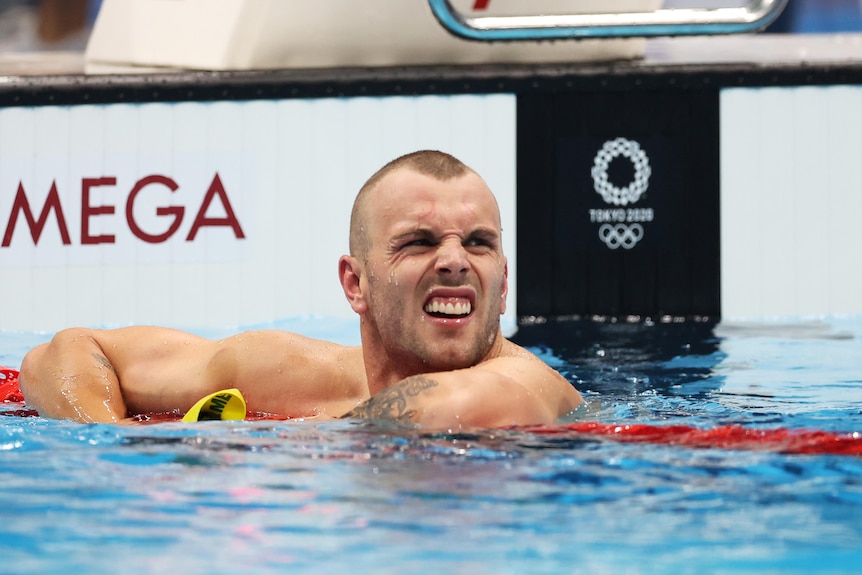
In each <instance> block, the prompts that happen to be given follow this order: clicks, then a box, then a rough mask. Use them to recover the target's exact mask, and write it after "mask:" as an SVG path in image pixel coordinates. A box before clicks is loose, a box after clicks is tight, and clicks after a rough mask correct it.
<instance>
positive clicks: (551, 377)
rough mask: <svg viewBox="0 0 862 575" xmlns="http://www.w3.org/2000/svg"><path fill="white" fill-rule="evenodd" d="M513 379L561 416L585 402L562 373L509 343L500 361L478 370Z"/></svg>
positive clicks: (489, 361)
mask: <svg viewBox="0 0 862 575" xmlns="http://www.w3.org/2000/svg"><path fill="white" fill-rule="evenodd" d="M478 367H480V368H484V369H487V370H490V371H493V372H495V373H497V374H499V375H501V376H504V377H507V378H510V379H511V380H513V381H515V382H517V383H518V384H520V385H521V386H523V387H524V388H526V389H527V391H529V392H530V393H533V394H536V395H537V396H539V397H543V398H544V399H545V400H546V401H548V402H549V404H552V405H557V406H558V408H559V413H560V415H563V414H565V413H568V412H569V411H571V410H573V409H575V408H576V407H578V405H580V404H581V403H582V402H583V398H582V397H581V394H580V393H579V392H578V391H577V389H575V387H574V385H572V383H571V382H570V381H569V380H567V379H566V378H565V377H563V376H562V374H560V372H559V371H557V370H556V369H554V368H553V367H551V366H550V365H548V364H547V363H545V362H544V361H542V359H541V358H539V357H538V356H536V354H534V353H533V352H531V351H530V350H528V349H525V348H523V347H521V346H520V345H517V344H516V343H514V342H512V341H510V340H508V339H506V340H504V341H503V346H502V348H501V350H500V353H499V354H498V355H497V357H495V358H492V359H489V360H487V361H486V362H484V363H483V364H481V365H480V366H478Z"/></svg>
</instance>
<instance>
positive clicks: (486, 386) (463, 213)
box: [19, 151, 583, 429]
mask: <svg viewBox="0 0 862 575" xmlns="http://www.w3.org/2000/svg"><path fill="white" fill-rule="evenodd" d="M501 234H502V230H501V224H500V212H499V208H498V206H497V202H496V199H495V198H494V196H493V194H492V193H491V190H490V189H489V188H488V186H487V184H486V183H485V182H484V180H483V179H482V178H481V177H480V176H479V175H478V174H477V173H476V172H474V171H473V170H471V169H470V168H469V167H467V166H466V165H465V164H463V163H462V162H460V161H459V160H457V159H456V158H454V157H452V156H450V155H448V154H445V153H443V152H438V151H419V152H414V153H412V154H407V155H405V156H402V157H400V158H397V159H395V160H393V161H392V162H390V163H388V164H387V165H386V166H384V167H383V168H381V169H380V170H379V171H378V172H377V173H376V174H374V175H373V176H372V177H371V178H370V179H369V180H368V181H367V182H366V183H365V185H364V186H363V187H362V189H361V190H360V191H359V193H358V195H357V197H356V201H355V203H354V206H353V211H352V213H351V221H350V255H344V256H342V257H341V258H340V259H339V261H338V275H339V279H340V282H341V286H342V288H343V291H344V295H345V296H346V298H347V301H348V303H349V304H350V306H351V308H352V309H353V311H354V312H356V313H357V314H358V315H359V320H360V321H359V326H360V336H361V345H360V346H352V347H349V346H341V345H337V344H334V343H330V342H326V341H321V340H315V339H311V338H307V337H304V336H301V335H298V334H294V333H289V332H284V331H275V330H266V331H253V332H246V333H242V334H238V335H235V336H232V337H229V338H226V339H223V340H219V341H215V340H208V339H204V338H201V337H197V336H194V335H191V334H188V333H183V332H180V331H176V330H173V329H169V328H161V327H143V326H135V327H125V328H119V329H112V330H96V329H84V328H73V329H66V330H63V331H60V332H58V333H57V334H56V335H55V336H54V337H53V339H52V340H51V341H50V342H49V343H46V344H43V345H40V346H38V347H36V348H34V349H33V350H31V351H30V352H29V353H28V354H27V355H26V356H25V358H24V361H23V363H22V366H21V374H20V382H19V383H20V386H21V390H22V392H23V393H24V397H25V399H26V402H27V404H28V405H29V406H30V407H33V408H35V409H37V410H38V411H39V413H40V414H41V415H43V416H45V417H52V418H65V419H71V420H76V421H81V422H114V423H119V422H125V421H130V418H133V417H134V416H136V415H138V414H146V413H167V412H178V413H182V412H185V411H186V410H188V409H189V408H190V407H191V406H192V405H193V404H195V402H196V401H197V400H198V399H200V398H201V397H203V396H205V395H208V394H212V393H214V392H217V391H219V390H223V389H227V388H237V389H238V390H240V391H241V393H242V395H243V396H244V397H245V400H246V403H247V404H248V409H249V411H251V412H257V413H269V414H277V415H280V416H283V417H287V418H304V419H334V418H339V417H348V418H361V419H370V420H384V421H397V422H403V423H409V424H416V425H419V426H421V427H425V428H439V429H461V428H470V427H501V426H509V425H527V424H548V423H553V422H555V421H557V420H558V419H559V418H561V417H562V416H564V415H566V414H567V413H569V412H571V411H572V410H574V409H575V408H577V407H578V406H579V405H580V404H581V402H582V401H583V400H582V398H581V396H580V394H579V393H578V392H577V390H575V388H574V387H573V386H572V384H571V383H569V382H568V381H567V380H566V379H565V378H564V377H562V376H561V375H560V374H559V373H558V372H557V371H556V370H554V369H552V368H551V367H550V366H548V365H547V364H546V363H545V362H543V361H542V360H541V359H539V358H538V357H536V356H535V355H533V354H532V353H530V352H529V351H528V350H526V349H524V348H522V347H520V346H518V345H516V344H515V343H513V342H511V341H509V340H507V339H506V338H504V337H503V335H502V333H501V330H500V315H501V314H503V313H504V312H505V310H506V294H507V291H508V283H507V282H508V271H507V266H506V258H505V256H504V254H503V248H502V241H501ZM296 279H297V281H302V277H301V270H297V278H296Z"/></svg>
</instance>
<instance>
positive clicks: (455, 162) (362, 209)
mask: <svg viewBox="0 0 862 575" xmlns="http://www.w3.org/2000/svg"><path fill="white" fill-rule="evenodd" d="M400 169H408V170H412V171H414V172H417V173H419V174H422V175H423V176H429V177H432V178H434V179H436V180H439V181H441V182H445V181H448V180H451V179H453V178H457V177H460V176H463V175H465V174H468V173H474V171H473V170H472V169H471V168H470V167H469V166H467V164H465V163H464V162H462V161H461V160H459V159H458V158H456V157H455V156H452V155H449V154H447V153H445V152H439V151H437V150H420V151H418V152H412V153H410V154H405V155H403V156H401V157H399V158H395V159H394V160H392V161H391V162H389V163H388V164H386V165H385V166H383V167H382V168H380V169H379V170H377V172H375V174H374V175H373V176H371V177H370V178H368V181H366V182H365V184H364V185H363V186H362V188H360V190H359V193H358V194H356V200H355V201H354V202H353V210H352V211H351V212H350V255H351V256H353V257H355V258H359V259H360V260H362V261H365V258H366V257H367V255H368V250H369V248H370V241H369V239H368V213H367V212H368V210H367V208H366V205H367V203H368V202H367V198H368V196H369V195H370V192H372V191H373V190H374V189H376V188H377V186H378V185H379V184H380V182H381V181H382V180H383V179H384V178H385V177H386V176H388V175H389V174H391V173H392V172H394V171H396V170H400Z"/></svg>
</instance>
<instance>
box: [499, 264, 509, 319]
mask: <svg viewBox="0 0 862 575" xmlns="http://www.w3.org/2000/svg"><path fill="white" fill-rule="evenodd" d="M508 296H509V260H506V262H505V263H504V264H503V301H501V302H500V315H503V314H504V313H506V298H507V297H508Z"/></svg>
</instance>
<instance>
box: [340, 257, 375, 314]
mask: <svg viewBox="0 0 862 575" xmlns="http://www.w3.org/2000/svg"><path fill="white" fill-rule="evenodd" d="M363 271H364V270H363V269H362V264H360V263H359V260H358V259H356V258H354V257H353V256H341V258H339V260H338V280H339V281H340V282H341V289H343V290H344V295H345V297H347V301H348V302H349V303H350V307H352V308H353V311H355V312H356V313H359V314H362V313H365V312H366V311H367V310H368V304H367V303H366V301H365V292H364V291H363V289H362V274H363Z"/></svg>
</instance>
